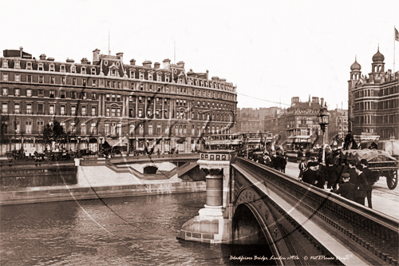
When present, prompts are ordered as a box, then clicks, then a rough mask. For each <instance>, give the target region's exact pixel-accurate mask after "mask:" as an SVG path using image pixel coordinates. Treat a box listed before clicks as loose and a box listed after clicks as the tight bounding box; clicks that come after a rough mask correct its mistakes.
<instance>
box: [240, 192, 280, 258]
mask: <svg viewBox="0 0 399 266" xmlns="http://www.w3.org/2000/svg"><path fill="white" fill-rule="evenodd" d="M263 197H264V196H263ZM263 197H262V196H261V195H260V194H259V193H258V192H257V191H256V190H255V189H254V188H252V187H250V186H248V187H244V188H241V189H240V190H239V191H237V197H236V200H235V202H234V209H233V213H234V214H233V219H232V231H233V243H234V244H261V245H262V244H263V245H266V244H267V245H268V246H269V249H270V252H271V254H272V255H274V257H280V256H281V254H280V251H279V247H278V246H277V244H276V242H275V237H276V236H278V235H280V232H279V230H280V229H279V225H278V223H276V220H275V218H274V217H273V214H272V212H271V211H270V209H269V207H268V206H267V205H266V203H265V202H264V200H263ZM273 234H275V237H273Z"/></svg>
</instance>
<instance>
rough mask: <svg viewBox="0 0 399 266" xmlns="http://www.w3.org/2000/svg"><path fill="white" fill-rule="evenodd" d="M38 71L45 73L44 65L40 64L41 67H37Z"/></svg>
mask: <svg viewBox="0 0 399 266" xmlns="http://www.w3.org/2000/svg"><path fill="white" fill-rule="evenodd" d="M37 70H39V71H43V70H44V69H43V63H39V65H38V67H37Z"/></svg>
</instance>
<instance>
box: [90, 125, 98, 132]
mask: <svg viewBox="0 0 399 266" xmlns="http://www.w3.org/2000/svg"><path fill="white" fill-rule="evenodd" d="M90 134H92V135H96V134H97V125H96V123H92V124H91V126H90Z"/></svg>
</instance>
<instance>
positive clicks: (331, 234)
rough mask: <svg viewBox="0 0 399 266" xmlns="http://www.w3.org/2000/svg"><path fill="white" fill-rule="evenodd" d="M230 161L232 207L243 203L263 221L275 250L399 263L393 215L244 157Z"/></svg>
mask: <svg viewBox="0 0 399 266" xmlns="http://www.w3.org/2000/svg"><path fill="white" fill-rule="evenodd" d="M231 167H232V169H233V170H232V171H233V175H234V182H235V186H234V199H235V203H234V205H235V208H238V207H239V205H240V204H245V205H246V206H248V208H249V209H251V211H252V213H253V214H254V216H256V219H257V220H258V222H259V223H260V224H261V226H266V227H268V228H262V230H263V232H264V234H265V235H266V237H267V238H268V242H269V245H270V246H271V247H272V249H273V247H274V250H275V254H283V255H285V256H289V255H301V256H300V258H304V256H305V255H306V254H308V255H311V256H316V255H321V256H320V257H319V259H321V260H323V258H330V257H335V258H337V259H339V260H338V261H335V264H336V263H338V264H340V263H339V262H341V263H343V264H347V265H398V238H399V237H398V236H399V234H398V229H399V223H398V221H397V220H396V219H395V218H393V217H390V216H387V215H384V214H382V213H380V212H378V211H375V210H373V209H370V208H368V207H365V206H362V205H359V204H357V203H355V202H353V201H349V200H346V199H344V198H342V197H340V196H338V195H336V194H334V193H330V192H327V191H324V190H322V189H319V188H316V187H314V186H309V185H307V184H304V183H302V182H299V181H298V180H296V179H295V178H292V177H289V176H287V175H286V174H283V173H280V172H277V171H275V170H274V169H271V168H269V167H266V166H264V165H260V164H257V163H254V162H253V161H250V160H247V159H243V158H237V159H236V161H235V162H234V163H233V164H232V165H231ZM240 183H241V184H240ZM243 183H246V184H243ZM242 195H244V196H242ZM248 196H249V200H248ZM261 203H262V204H265V205H266V206H267V207H268V210H269V212H270V213H272V215H271V217H272V219H270V218H268V216H269V217H270V213H269V214H268V212H267V211H266V214H264V213H265V212H264V210H262V208H261V206H264V205H262V204H261ZM257 206H259V207H257ZM263 208H264V207H263ZM262 212H263V213H262ZM261 213H262V214H261ZM259 214H261V215H259ZM262 215H265V216H266V218H261V217H262ZM233 227H234V220H233ZM315 250H316V251H315ZM283 257H284V256H283ZM313 258H314V259H315V260H317V259H318V257H313ZM324 262H326V263H327V261H324ZM307 263H309V264H310V265H312V264H317V265H324V263H323V261H313V262H306V261H303V260H301V263H299V262H298V264H305V265H306V264H307ZM330 263H332V262H328V264H330ZM282 264H287V263H284V262H282ZM288 264H291V263H288Z"/></svg>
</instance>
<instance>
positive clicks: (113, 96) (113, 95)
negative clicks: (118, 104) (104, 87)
mask: <svg viewBox="0 0 399 266" xmlns="http://www.w3.org/2000/svg"><path fill="white" fill-rule="evenodd" d="M112 101H113V102H115V94H112Z"/></svg>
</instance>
